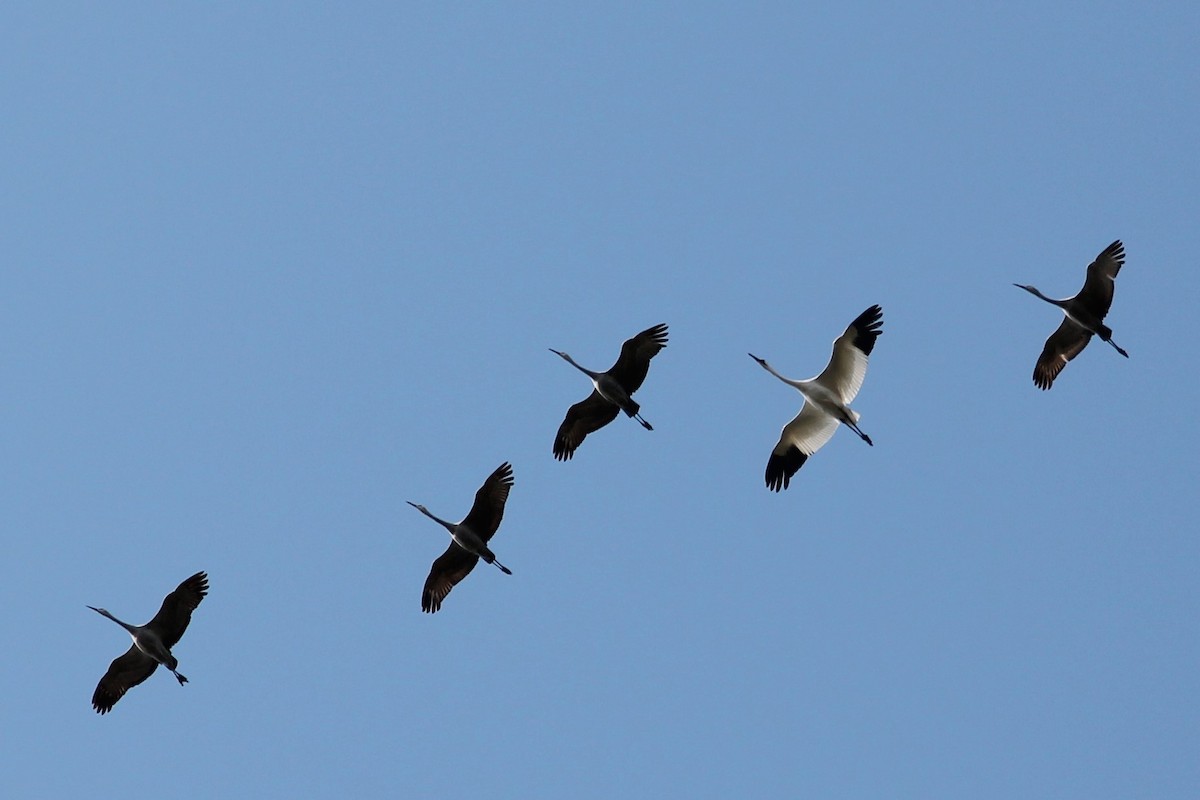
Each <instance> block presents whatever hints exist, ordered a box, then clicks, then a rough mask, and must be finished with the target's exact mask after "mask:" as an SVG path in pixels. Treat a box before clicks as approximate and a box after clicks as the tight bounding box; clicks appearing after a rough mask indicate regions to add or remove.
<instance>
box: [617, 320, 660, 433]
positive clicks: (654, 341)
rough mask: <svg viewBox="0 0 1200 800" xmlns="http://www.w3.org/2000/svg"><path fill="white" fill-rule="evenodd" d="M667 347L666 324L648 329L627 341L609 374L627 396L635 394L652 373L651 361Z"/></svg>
mask: <svg viewBox="0 0 1200 800" xmlns="http://www.w3.org/2000/svg"><path fill="white" fill-rule="evenodd" d="M666 346H667V326H666V325H665V324H659V325H655V326H654V327H653V328H647V329H646V330H644V331H642V332H641V333H639V334H638V335H637V336H634V337H633V338H631V339H626V340H625V344H623V345H621V355H620V356H618V357H617V363H615V364H613V365H612V368H611V369H609V371H608V374H609V375H611V376H612V377H613V378H616V380H617V383H619V384H621V386H622V388H624V389H625V393H626V394H633V393H634V392H636V391H637V390H638V389H639V388H640V387H641V385H642V382H643V381H645V380H646V373H647V372H649V371H650V359H652V358H654V357H655V356H656V355H658V353H659V351H661V350H662V349H663V348H664V347H666ZM613 416H616V414H614V415H613Z"/></svg>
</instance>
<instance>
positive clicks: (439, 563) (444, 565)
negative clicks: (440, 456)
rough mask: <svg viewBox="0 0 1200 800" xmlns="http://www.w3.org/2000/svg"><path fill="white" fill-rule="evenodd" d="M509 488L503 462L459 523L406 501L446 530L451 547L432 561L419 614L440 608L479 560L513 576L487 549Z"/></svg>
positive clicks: (510, 475)
mask: <svg viewBox="0 0 1200 800" xmlns="http://www.w3.org/2000/svg"><path fill="white" fill-rule="evenodd" d="M512 485H513V472H512V465H511V464H509V463H508V462H507V461H506V462H504V463H503V464H501V465H500V466H499V467H497V468H496V470H495V471H494V472H492V474H491V475H489V476H488V478H487V480H486V481H484V482H483V486H481V487H480V488H479V491H478V492H476V493H475V503H474V504H473V505H472V506H471V510H470V512H468V513H467V516H465V517H463V519H462V521H461V522H449V521H447V520H444V519H441V518H440V517H436V516H434V515H433V514H431V513H430V512H429V509H427V508H425V506H423V505H421V504H419V503H414V502H412V501H408V504H409V505H410V506H412V507H413V508H415V509H416V510H417V511H420V512H421V513H422V514H424V515H425V516H427V517H429V518H430V519H432V520H433V521H434V522H437V523H438V524H439V525H441V526H442V527H443V528H445V529H446V530H447V531H448V532H449V533H450V539H451V542H450V546H449V547H448V548H447V549H446V552H444V553H442V555H441V556H439V557H438V558H437V559H436V560H435V561H434V562H433V566H432V567H431V568H430V571H429V577H428V578H426V579H425V588H424V589H423V590H422V592H421V610H422V611H425V612H427V613H430V614H432V613H434V612H436V611H437V610H438V609H440V608H441V607H442V601H443V600H444V599H445V598H446V595H448V594H450V590H451V589H453V588H454V586H455V585H456V584H457V583H458V582H459V581H461V580H462V579H463V578H465V577H467V575H468V574H469V573H470V572H471V570H473V569H474V568H475V565H476V564H477V563H479V559H481V558H482V559H483V560H484V561H485V562H486V563H488V564H495V565H496V567H497V568H499V569H500V571H501V572H503V573H504V574H505V575H512V570H510V569H509V568H508V567H506V566H504V565H503V564H501V563H500V562H499V561H497V560H496V554H495V553H493V552H492V551H491V549H490V548H489V547H488V546H487V543H488V541H489V540H491V538H492V536H494V535H495V533H496V530H497V528H499V527H500V521H501V519H503V517H504V504H505V503H506V502H507V501H508V493H509V490H510V489H512Z"/></svg>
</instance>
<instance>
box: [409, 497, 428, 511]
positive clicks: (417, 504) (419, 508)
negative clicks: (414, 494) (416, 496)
mask: <svg viewBox="0 0 1200 800" xmlns="http://www.w3.org/2000/svg"><path fill="white" fill-rule="evenodd" d="M404 502H406V503H408V504H409V505H410V506H412V507H413V508H415V509H416V510H417V511H420V512H421V513H422V514H428V513H429V509H427V508H425V506H423V505H421V504H420V503H414V502H413V501H411V500H405V501H404Z"/></svg>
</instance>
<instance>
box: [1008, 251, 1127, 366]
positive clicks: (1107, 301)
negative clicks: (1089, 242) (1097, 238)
mask: <svg viewBox="0 0 1200 800" xmlns="http://www.w3.org/2000/svg"><path fill="white" fill-rule="evenodd" d="M1124 264H1125V245H1123V244H1121V240H1120V239H1118V240H1117V241H1115V242H1113V243H1112V244H1110V245H1109V246H1108V247H1106V248H1104V250H1103V252H1101V253H1100V255H1098V256H1096V260H1095V261H1093V262H1092V263H1091V264H1088V268H1087V278H1085V279H1084V281H1083V288H1082V289H1080V290H1079V294H1077V295H1075V296H1074V297H1068V298H1066V299H1063V300H1055V299H1054V298H1052V297H1046V295H1044V294H1042V293H1041V292H1039V291H1038V290H1037V289H1036V288H1035V287H1033V286H1026V285H1025V284H1023V283H1014V284H1013V286H1016V287H1018V288H1021V289H1024V290H1025V291H1027V292H1029V293H1030V294H1031V295H1033V296H1034V297H1040V298H1041V299H1043V300H1045V301H1046V302H1047V303H1050V304H1051V305H1055V306H1058V307H1059V308H1061V309H1062V312H1063V315H1064V319H1063V321H1062V324H1060V325H1059V326H1058V330H1056V331H1054V333H1052V334H1050V338H1049V339H1047V340H1046V346H1045V347H1043V348H1042V354H1041V355H1040V356H1038V360H1037V365H1036V366H1035V367H1034V368H1033V383H1034V385H1035V386H1037V387H1038V388H1039V389H1049V388H1050V387H1051V386H1052V385H1054V379H1055V378H1057V377H1058V373H1060V372H1062V371H1063V367H1065V366H1067V362H1068V361H1070V360H1071V359H1073V358H1074V357H1075V356H1077V355H1079V354H1080V353H1081V352H1082V351H1083V348H1085V347H1087V343H1088V342H1090V341H1091V339H1092V336H1093V335H1095V336H1099V337H1100V338H1101V339H1102V340H1103V341H1105V342H1108V343H1109V344H1111V345H1112V346H1113V348H1115V349H1116V351H1117V352H1118V353H1120V354H1121V355H1123V356H1125V357H1126V358H1129V353H1126V352H1125V351H1124V350H1122V349H1121V348H1120V347H1119V346H1118V345H1117V343H1116V342H1114V341H1113V340H1112V328H1110V327H1108V326H1107V325H1105V324H1104V317H1105V315H1106V314H1108V309H1109V308H1111V307H1112V300H1113V286H1114V279H1115V278H1116V277H1117V273H1118V272H1120V271H1121V267H1122V266H1123V265H1124Z"/></svg>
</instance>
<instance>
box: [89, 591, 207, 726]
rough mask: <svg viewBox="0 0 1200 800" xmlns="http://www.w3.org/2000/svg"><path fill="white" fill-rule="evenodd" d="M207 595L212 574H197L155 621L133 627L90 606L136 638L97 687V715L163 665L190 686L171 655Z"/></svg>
mask: <svg viewBox="0 0 1200 800" xmlns="http://www.w3.org/2000/svg"><path fill="white" fill-rule="evenodd" d="M207 594H208V575H207V574H205V573H203V572H197V573H196V574H195V575H193V576H192V577H190V578H188V579H187V580H185V581H184V582H183V583H181V584H179V586H178V587H176V589H175V591H173V592H171V593H170V594H169V595H167V597H166V599H164V600H163V604H162V608H160V609H159V610H158V613H157V614H155V615H154V619H152V620H150V621H149V622H147V623H146V624H145V625H130V624H129V623H127V622H122V621H121V620H119V619H117V618H116V617H114V616H113V615H112V614H110V613H108V611H107V610H105V609H103V608H96V607H95V606H88V608H90V609H91V610H92V611H95V612H96V613H97V614H103V615H104V616H106V617H108V618H109V619H111V620H112V621H113V622H115V623H117V624H118V625H120V626H121V627H122V628H124V629H125V630H127V631H129V635H130V636H132V637H133V644H132V645H131V646H130V647H129V649H128V650H126V651H125V654H124V655H122V656H118V657H117V658H115V659H113V662H112V664H110V665H109V666H108V672H106V673H104V677H103V678H101V679H100V683H99V684H98V685H97V686H96V692H95V693H94V694H93V695H92V707H93V708H95V709H96V712H97V713H99V714H107V713H108V712H109V711H111V710H112V707H113V706H114V705H116V703H117V701H118V700H120V699H121V697H122V696H123V695H124V694H125V692H127V691H129V690H130V689H132V688H133V687H134V686H137V685H138V684H139V683H141V682H142V681H144V680H146V678H149V677H150V676H151V675H153V674H154V670H156V669H158V665H159V664H162V665H163V666H164V667H166V668H167V669H169V670H171V672H172V673H173V674H174V675H175V679H176V680H178V681H179V685H180V686H182V685H183V684H185V683H187V678H185V677H183V675H180V674H179V671H178V669H177V667H178V666H179V661H178V660H177V659H176V658H175V656H174V655H172V654H171V648H172V647H174V646H175V645H176V643H178V641H179V639H180V637H182V636H183V632H184V631H186V630H187V626H188V623H189V622H191V621H192V612H193V611H195V610H196V606H198V605H200V601H201V600H203V599H204V596H205V595H207Z"/></svg>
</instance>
